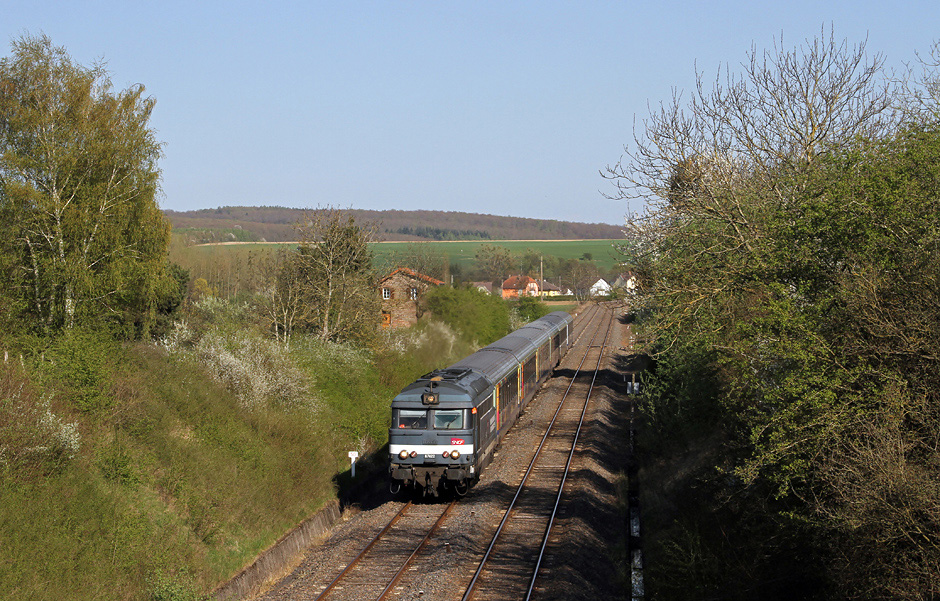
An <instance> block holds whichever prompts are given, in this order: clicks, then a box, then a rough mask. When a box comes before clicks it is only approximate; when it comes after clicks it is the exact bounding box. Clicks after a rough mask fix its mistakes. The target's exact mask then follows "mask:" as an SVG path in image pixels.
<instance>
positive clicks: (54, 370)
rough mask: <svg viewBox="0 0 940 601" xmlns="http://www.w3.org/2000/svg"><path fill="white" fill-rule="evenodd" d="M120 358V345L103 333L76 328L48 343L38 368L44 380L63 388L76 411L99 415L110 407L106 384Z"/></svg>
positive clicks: (109, 393)
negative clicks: (42, 372)
mask: <svg viewBox="0 0 940 601" xmlns="http://www.w3.org/2000/svg"><path fill="white" fill-rule="evenodd" d="M120 357H121V350H120V346H119V345H118V344H117V343H116V342H114V340H113V339H112V338H111V337H110V336H108V335H107V334H106V333H103V332H101V331H93V330H89V329H86V328H81V327H77V328H72V329H71V330H66V331H65V332H63V333H62V334H60V335H59V336H57V337H56V338H55V339H54V340H53V341H52V344H51V345H50V346H49V348H48V349H47V350H46V352H45V361H44V362H43V364H42V366H43V371H44V373H45V374H46V375H45V379H46V381H47V382H48V383H50V384H52V385H59V386H63V387H64V392H65V394H66V396H67V398H69V399H70V400H71V401H72V403H74V406H75V408H76V409H78V410H79V411H82V412H84V413H101V412H102V411H105V410H107V409H110V408H112V407H113V406H114V402H115V399H114V397H113V396H112V394H111V391H110V382H111V375H112V373H113V372H114V370H115V369H116V367H117V362H118V361H120Z"/></svg>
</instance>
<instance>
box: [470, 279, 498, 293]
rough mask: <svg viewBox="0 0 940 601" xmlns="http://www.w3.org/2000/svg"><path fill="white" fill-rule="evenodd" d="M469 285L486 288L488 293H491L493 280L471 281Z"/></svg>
mask: <svg viewBox="0 0 940 601" xmlns="http://www.w3.org/2000/svg"><path fill="white" fill-rule="evenodd" d="M470 285H471V286H473V287H474V288H482V289H483V290H486V291H487V292H489V293H490V294H492V293H493V282H471V284H470Z"/></svg>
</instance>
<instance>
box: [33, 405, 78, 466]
mask: <svg viewBox="0 0 940 601" xmlns="http://www.w3.org/2000/svg"><path fill="white" fill-rule="evenodd" d="M43 404H44V407H43V411H42V414H41V415H40V417H39V429H40V431H41V432H42V434H43V436H44V438H45V439H46V444H45V445H44V448H45V449H46V450H47V451H46V452H48V453H50V454H51V455H52V456H54V457H57V458H64V459H73V458H74V457H75V455H76V454H77V453H78V450H79V448H80V447H81V440H82V437H81V435H80V434H79V432H78V424H77V423H75V422H70V423H65V422H63V421H62V419H61V418H60V417H58V416H57V415H56V414H54V413H53V412H52V410H51V409H50V408H49V400H48V399H44V400H43Z"/></svg>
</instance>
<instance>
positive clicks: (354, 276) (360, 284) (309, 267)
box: [296, 207, 380, 340]
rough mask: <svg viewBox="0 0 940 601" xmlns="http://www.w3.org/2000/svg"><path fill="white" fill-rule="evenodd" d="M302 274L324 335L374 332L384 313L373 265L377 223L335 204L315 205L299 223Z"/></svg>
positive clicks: (326, 337)
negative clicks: (357, 217)
mask: <svg viewBox="0 0 940 601" xmlns="http://www.w3.org/2000/svg"><path fill="white" fill-rule="evenodd" d="M297 233H298V236H299V240H300V247H299V249H298V254H297V257H296V261H297V270H298V271H297V277H298V278H299V280H300V283H301V286H302V290H303V297H304V301H305V302H306V303H307V305H308V311H309V320H310V323H311V325H312V326H313V327H314V328H316V329H317V330H318V332H319V335H320V338H322V339H323V340H342V339H350V338H353V339H361V338H365V337H368V336H371V335H372V334H373V333H374V331H375V328H376V326H377V325H378V322H379V318H380V313H379V304H378V296H377V294H376V291H375V284H376V281H375V280H376V278H375V273H374V271H373V268H372V250H371V249H370V248H369V243H370V242H372V241H373V240H375V227H374V226H365V227H364V226H360V225H359V224H357V223H356V221H355V218H354V217H352V215H349V214H347V213H344V212H343V211H341V210H339V209H335V208H332V207H328V208H321V209H317V210H315V211H310V212H308V213H306V214H305V215H304V219H303V220H302V221H301V222H300V223H299V224H298V225H297Z"/></svg>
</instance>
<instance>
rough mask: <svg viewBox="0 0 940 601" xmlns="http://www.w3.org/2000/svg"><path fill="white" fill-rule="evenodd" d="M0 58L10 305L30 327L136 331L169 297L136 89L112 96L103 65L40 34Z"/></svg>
mask: <svg viewBox="0 0 940 601" xmlns="http://www.w3.org/2000/svg"><path fill="white" fill-rule="evenodd" d="M12 49H13V54H12V56H10V57H6V58H3V59H0V86H2V93H0V114H2V115H3V119H0V222H2V223H3V224H4V225H3V229H4V231H3V234H4V236H3V237H2V238H3V239H2V241H0V244H3V249H2V251H3V252H2V253H0V254H2V255H3V256H4V260H5V261H9V262H10V263H11V264H12V265H10V266H11V267H13V269H12V270H11V272H12V274H13V279H12V282H11V283H12V286H10V289H11V291H12V292H13V298H14V299H16V301H17V302H14V304H13V307H14V308H15V309H16V310H18V311H19V312H20V313H19V316H20V318H21V319H23V320H26V321H28V322H29V323H30V324H31V326H32V327H34V328H50V327H51V328H52V329H58V328H70V327H73V326H74V325H76V324H82V323H84V324H91V325H97V324H100V323H108V322H110V323H113V324H117V325H118V326H120V327H121V328H122V329H123V331H124V333H125V335H127V336H138V337H139V336H146V335H148V334H149V331H150V327H151V326H152V325H153V322H154V318H155V313H156V307H157V305H158V304H159V301H160V299H161V298H162V297H164V296H166V295H167V294H168V293H169V292H170V291H171V290H172V284H173V280H172V278H170V277H169V276H168V274H167V272H166V251H167V245H168V243H169V235H170V233H169V223H168V222H167V221H166V220H165V218H164V217H163V214H162V213H161V212H160V209H159V207H158V206H157V203H156V194H157V190H158V182H159V170H158V168H157V165H156V163H157V159H158V158H159V156H160V144H159V143H158V142H157V141H156V140H155V138H154V132H153V130H152V129H150V127H149V125H148V121H149V118H150V113H151V111H152V110H153V106H154V100H153V99H152V98H147V97H145V96H144V88H143V86H140V85H137V86H134V87H132V88H130V89H128V90H124V91H121V92H117V93H114V92H112V90H111V86H110V81H109V80H108V76H107V72H106V71H105V69H104V68H103V66H102V65H100V64H99V65H93V66H91V67H83V66H81V65H77V64H75V63H74V62H72V60H71V58H70V57H69V56H68V54H67V53H66V51H65V50H64V49H63V48H59V47H55V46H53V45H52V42H51V41H50V40H49V38H47V37H45V36H39V37H28V36H26V37H22V38H19V39H17V40H14V42H13V44H12Z"/></svg>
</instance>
